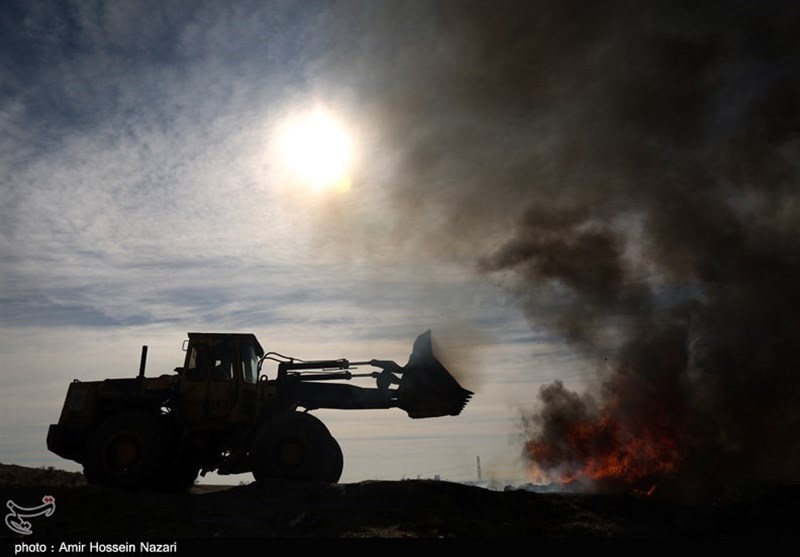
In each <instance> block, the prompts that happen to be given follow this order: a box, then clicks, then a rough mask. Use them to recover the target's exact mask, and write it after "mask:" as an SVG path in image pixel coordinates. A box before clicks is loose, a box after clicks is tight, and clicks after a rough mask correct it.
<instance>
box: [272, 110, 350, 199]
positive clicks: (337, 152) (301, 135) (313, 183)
mask: <svg viewBox="0 0 800 557" xmlns="http://www.w3.org/2000/svg"><path fill="white" fill-rule="evenodd" d="M282 135H283V137H282V141H281V144H282V151H283V153H282V154H283V160H284V162H285V164H286V167H287V169H288V170H289V172H290V173H291V174H292V176H293V177H294V178H295V179H297V180H298V181H299V182H300V183H302V184H303V185H305V186H308V187H311V188H313V189H315V190H318V191H322V190H330V189H336V190H340V191H347V190H348V189H350V166H351V163H352V145H351V139H350V136H349V134H348V133H347V130H346V129H345V128H344V126H342V125H341V124H340V123H339V122H337V121H336V120H335V119H334V118H333V117H332V116H331V115H330V114H328V113H327V112H326V111H324V110H322V109H316V110H314V111H312V112H310V113H307V114H304V115H301V116H297V117H295V118H292V119H291V120H289V121H288V122H287V123H286V125H285V128H284V131H283V134H282Z"/></svg>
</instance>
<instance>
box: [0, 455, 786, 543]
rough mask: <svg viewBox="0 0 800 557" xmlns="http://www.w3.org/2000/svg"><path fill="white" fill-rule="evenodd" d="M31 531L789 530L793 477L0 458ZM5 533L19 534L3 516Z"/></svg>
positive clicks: (5, 485) (152, 534) (605, 534)
mask: <svg viewBox="0 0 800 557" xmlns="http://www.w3.org/2000/svg"><path fill="white" fill-rule="evenodd" d="M46 495H50V496H53V497H54V498H55V504H56V510H55V512H53V513H52V515H51V516H47V517H45V516H38V517H33V518H31V519H30V522H31V524H32V529H33V530H34V535H33V536H28V537H27V538H26V540H33V539H34V538H50V539H77V540H80V539H88V538H91V539H98V538H100V539H131V538H132V537H135V538H150V539H164V538H170V539H182V538H184V539H185V538H266V537H302V538H320V537H321V538H451V537H452V538H514V537H526V538H528V537H529V538H642V537H647V538H652V537H656V538H666V537H670V538H675V537H690V538H714V539H720V538H723V539H724V538H728V539H730V538H742V537H744V538H765V537H769V538H771V539H775V538H790V537H797V536H798V533H797V531H796V526H795V524H796V519H797V517H798V516H799V514H798V511H797V509H796V506H795V502H796V501H797V498H798V495H800V488H798V487H780V488H778V487H771V488H763V489H761V490H758V491H756V492H751V493H749V494H748V495H747V496H743V495H742V496H737V497H731V498H728V499H725V500H720V499H717V500H708V501H704V502H702V503H698V502H693V503H685V502H681V501H679V500H674V499H670V498H668V497H664V496H660V497H655V496H651V497H648V496H645V495H643V494H621V495H620V494H618V495H608V494H605V495H598V494H564V493H534V492H531V491H527V490H522V489H507V490H505V491H490V490H487V489H483V488H480V487H474V486H468V485H462V484H457V483H450V482H444V481H433V480H403V481H365V482H359V483H351V484H337V485H328V484H321V483H307V482H287V481H275V482H271V483H266V484H263V485H262V484H250V485H242V486H231V487H217V486H198V487H195V488H193V489H192V490H191V491H190V492H189V493H148V492H126V491H118V490H114V489H108V488H102V487H96V486H91V485H86V483H85V481H84V479H83V476H82V474H79V473H71V472H64V471H59V470H47V469H37V468H26V467H22V466H15V465H5V464H0V499H1V500H2V502H3V504H4V510H5V506H7V502H8V501H13V502H14V503H15V504H16V505H19V506H23V507H33V506H36V505H40V504H41V503H42V498H43V497H44V496H46ZM2 529H3V531H2V534H0V536H2V537H17V536H18V534H15V533H14V532H12V531H11V530H10V529H9V528H8V527H7V526H6V525H2Z"/></svg>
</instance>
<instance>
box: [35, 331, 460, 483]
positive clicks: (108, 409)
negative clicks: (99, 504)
mask: <svg viewBox="0 0 800 557" xmlns="http://www.w3.org/2000/svg"><path fill="white" fill-rule="evenodd" d="M188 336H189V338H188V340H187V341H185V342H184V349H185V351H186V358H185V361H184V364H183V366H182V367H179V368H176V369H175V372H176V373H174V374H168V375H161V376H159V377H145V363H146V359H147V346H143V347H142V357H141V362H140V366H139V374H138V376H137V377H134V378H128V379H106V380H104V381H87V382H81V381H78V380H75V381H74V382H73V383H71V384H70V386H69V390H68V391H67V396H66V400H65V402H64V407H63V409H62V412H61V417H60V419H59V422H58V424H53V425H51V426H50V429H49V431H48V435H47V446H48V448H49V449H50V450H51V451H52V452H54V453H56V454H58V455H59V456H62V457H63V458H66V459H70V460H74V461H76V462H79V463H80V464H82V465H83V470H84V474H85V475H86V478H87V480H88V481H89V482H91V483H95V484H101V485H107V486H112V487H119V488H127V489H138V488H147V489H185V488H187V487H189V486H191V485H192V484H193V483H194V481H195V479H196V478H197V475H198V473H200V472H201V471H202V472H203V473H206V472H209V471H216V472H217V473H219V474H237V473H243V472H252V473H253V475H254V476H255V478H256V480H266V479H270V478H284V479H296V480H315V481H325V482H331V483H335V482H337V481H338V480H339V478H340V477H341V474H342V469H343V464H344V460H343V456H342V450H341V448H340V446H339V443H337V442H336V440H335V439H334V438H333V436H332V435H331V434H330V432H329V431H328V428H327V427H326V426H325V425H324V424H323V423H322V422H321V421H320V420H319V419H318V418H316V417H315V416H313V415H312V414H311V413H310V411H312V410H316V409H319V408H340V409H379V408H401V409H403V410H405V411H406V412H407V413H408V415H409V416H410V417H412V418H430V417H436V416H446V415H451V416H456V415H458V414H460V413H461V411H462V410H463V408H464V406H465V405H466V404H467V402H468V401H469V399H470V397H471V396H472V394H473V393H472V392H470V391H468V390H466V389H464V388H462V387H461V386H460V385H459V384H458V382H457V381H456V380H455V378H453V376H452V375H451V374H450V373H449V372H448V371H447V369H445V367H444V366H443V365H442V364H441V362H439V360H437V359H436V357H435V355H434V354H433V347H432V344H431V332H430V331H427V332H425V333H423V334H422V335H420V336H419V337H417V340H416V341H415V343H414V349H413V352H412V354H411V356H410V358H409V361H408V363H407V364H406V365H405V366H400V365H398V364H397V363H395V362H393V361H390V360H369V361H361V362H350V361H348V360H346V359H338V360H314V361H303V360H299V359H296V358H290V357H286V356H283V355H281V354H278V353H276V352H266V353H265V352H264V350H263V349H262V347H261V345H260V344H259V342H258V340H257V339H256V337H255V335H253V334H249V333H248V334H242V333H230V334H227V333H189V335H188ZM267 360H271V361H275V362H277V375H276V377H275V378H273V379H270V378H268V377H267V376H266V375H262V374H261V368H262V365H263V364H264V362H265V361H267ZM358 366H370V368H372V369H370V370H369V371H365V372H361V373H354V371H355V370H357V368H358ZM378 370H380V371H378ZM367 377H369V378H374V379H375V380H376V383H377V385H376V387H372V388H371V387H360V386H356V385H352V384H349V383H347V382H348V381H350V380H352V379H358V378H367Z"/></svg>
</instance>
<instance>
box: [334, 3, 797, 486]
mask: <svg viewBox="0 0 800 557" xmlns="http://www.w3.org/2000/svg"><path fill="white" fill-rule="evenodd" d="M380 12H381V13H380V14H374V13H370V14H368V15H369V18H371V19H370V23H369V26H370V27H369V28H370V29H372V33H366V34H364V35H362V38H361V42H360V43H359V49H358V52H359V54H358V56H359V57H360V58H359V59H358V60H356V61H354V62H353V64H352V66H353V67H356V68H360V67H363V68H369V71H367V70H366V69H365V70H364V72H363V73H361V74H359V76H358V77H359V79H360V81H361V82H362V83H363V84H365V90H366V91H369V93H370V94H369V95H367V94H365V96H364V97H363V99H362V101H363V106H362V108H363V110H365V111H367V112H368V113H369V114H370V120H371V121H372V122H373V123H374V126H375V130H379V131H376V132H375V134H374V136H372V139H373V141H374V142H375V143H374V145H378V146H380V147H376V150H377V151H379V152H382V153H391V160H392V170H393V174H392V177H391V178H390V179H389V180H388V181H389V185H390V186H391V191H392V192H393V193H392V198H391V202H392V211H394V212H396V213H397V214H400V215H402V218H400V219H398V221H397V222H394V221H393V222H394V226H395V229H394V230H393V236H392V240H394V241H404V242H407V243H408V244H410V245H412V246H415V249H419V246H424V247H425V249H426V251H432V252H433V253H435V254H437V255H438V256H441V257H450V258H456V259H460V260H462V261H465V262H468V263H469V264H471V265H474V266H475V267H476V268H477V269H478V270H479V272H481V273H483V274H484V275H487V276H490V277H492V280H499V281H503V283H504V284H506V285H507V287H508V288H509V289H510V290H511V291H512V292H513V293H514V295H515V296H516V297H517V299H518V300H519V303H520V304H522V306H524V308H525V310H526V313H527V315H528V316H529V318H530V321H531V323H532V324H533V325H534V326H536V327H542V326H546V327H551V328H552V329H554V330H556V331H558V332H559V333H560V334H561V335H563V336H564V337H566V338H567V339H569V341H570V342H572V343H573V345H574V346H575V348H576V349H578V350H581V351H584V352H585V353H587V354H589V355H591V356H593V357H595V358H596V360H597V362H598V366H597V372H598V378H599V382H598V384H599V385H600V386H599V387H598V388H597V390H596V392H592V393H588V394H586V395H578V394H575V393H570V392H569V391H568V390H567V389H566V388H565V387H564V386H563V385H561V384H554V385H551V386H548V387H546V388H544V389H543V390H542V392H541V396H540V400H539V405H538V407H537V408H536V410H535V411H533V412H532V413H531V415H529V416H526V418H525V420H524V422H525V425H526V431H527V435H528V442H527V443H526V445H525V450H524V453H525V455H526V457H527V458H529V459H530V460H531V461H532V463H533V464H535V465H537V466H539V467H540V468H543V469H545V470H552V471H563V470H567V471H569V472H571V473H573V474H579V473H580V471H581V470H583V469H584V464H585V462H586V461H587V460H591V459H592V458H594V457H597V456H598V455H608V454H612V453H613V452H614V451H628V452H630V449H629V448H625V447H626V444H629V443H631V442H632V441H635V442H645V441H646V442H650V441H652V442H653V443H655V444H656V445H658V444H659V443H661V444H662V445H663V446H664V447H666V448H667V449H669V452H670V455H671V456H670V457H669V459H670V462H673V463H674V464H675V465H674V466H673V465H668V466H663V465H661V464H658V463H657V462H656V461H657V460H658V458H662V457H663V456H664V455H660V454H654V455H653V456H652V459H651V460H652V462H648V458H649V457H647V454H649V453H647V454H645V453H643V454H642V455H639V458H638V460H637V466H639V465H641V466H644V467H646V466H648V465H650V466H651V469H652V472H653V474H652V475H653V476H655V479H656V480H657V479H658V477H659V476H664V475H673V476H681V475H683V476H686V477H691V478H694V479H696V480H697V481H703V480H702V479H708V480H713V481H717V482H723V483H724V482H735V481H741V480H745V481H749V480H766V481H797V480H800V472H799V471H800V404H799V403H798V400H800V286H798V285H800V39H798V36H800V34H798V33H797V29H800V4H798V3H796V2H788V1H773V2H768V1H720V2H681V1H677V2H676V1H664V2H624V1H617V2H613V1H609V2H591V3H590V2H570V1H566V2H565V1H537V2H510V1H507V2H502V1H500V2H484V1H476V2H469V1H460V0H459V1H455V2H426V3H413V2H412V3H397V5H393V6H384V8H382V9H381V10H380ZM365 20H366V17H365ZM365 25H366V24H365ZM399 45H402V46H399ZM365 53H366V54H365ZM338 55H341V56H344V57H345V58H346V57H347V56H348V55H352V52H350V51H347V52H343V53H339V54H334V55H332V56H334V58H335V56H338ZM365 59H366V60H368V61H369V64H366V63H364V64H359V63H358V62H363V61H364V60H365ZM339 61H340V62H341V60H339ZM375 68H378V69H377V70H376V69H375ZM365 179H366V178H365ZM574 426H583V427H588V428H589V429H590V430H592V428H596V429H594V430H593V431H598V432H601V435H598V436H597V437H596V438H595V439H591V440H590V439H585V440H584V441H582V444H581V445H580V447H577V448H576V447H572V446H570V445H569V443H568V442H567V437H569V434H568V432H569V431H570V428H571V427H572V428H573V429H574ZM531 447H536V449H537V450H535V451H531V450H530V449H531ZM656 453H658V451H656ZM632 456H633V455H632ZM650 479H653V478H650Z"/></svg>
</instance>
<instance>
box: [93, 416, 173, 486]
mask: <svg viewBox="0 0 800 557" xmlns="http://www.w3.org/2000/svg"><path fill="white" fill-rule="evenodd" d="M171 438H172V436H171V435H170V432H169V429H168V428H167V427H166V424H164V423H163V421H162V420H160V419H159V417H158V416H154V415H150V414H147V413H144V412H128V413H124V414H118V415H116V416H111V417H109V418H107V419H106V420H105V421H103V422H102V423H101V424H100V425H99V426H98V427H97V429H96V430H95V433H94V435H93V436H92V440H91V441H90V443H89V447H88V450H87V453H86V456H85V458H84V463H83V473H84V475H85V476H86V479H87V480H88V481H89V483H93V484H99V485H105V486H109V487H118V488H122V489H140V488H147V487H150V488H153V487H159V486H161V485H163V483H164V481H165V480H166V479H167V478H166V474H165V472H166V470H167V462H168V458H169V456H170V455H171V454H172V452H171V451H172V449H173V447H172V443H171V441H172V439H171Z"/></svg>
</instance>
